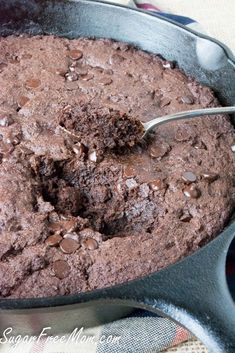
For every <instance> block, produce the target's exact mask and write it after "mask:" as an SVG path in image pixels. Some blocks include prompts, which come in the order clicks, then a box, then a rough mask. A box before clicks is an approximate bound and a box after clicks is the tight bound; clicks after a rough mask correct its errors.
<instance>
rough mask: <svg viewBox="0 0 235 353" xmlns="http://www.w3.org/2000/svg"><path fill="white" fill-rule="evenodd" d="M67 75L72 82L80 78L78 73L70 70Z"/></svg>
mask: <svg viewBox="0 0 235 353" xmlns="http://www.w3.org/2000/svg"><path fill="white" fill-rule="evenodd" d="M65 77H66V79H67V80H68V81H70V82H74V81H77V80H78V75H77V74H76V73H75V72H70V73H68V74H66V75H65Z"/></svg>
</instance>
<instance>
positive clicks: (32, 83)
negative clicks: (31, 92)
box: [26, 78, 41, 88]
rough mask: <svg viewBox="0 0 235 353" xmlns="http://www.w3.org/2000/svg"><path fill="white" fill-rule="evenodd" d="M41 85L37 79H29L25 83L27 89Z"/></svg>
mask: <svg viewBox="0 0 235 353" xmlns="http://www.w3.org/2000/svg"><path fill="white" fill-rule="evenodd" d="M40 84H41V81H40V80H39V79H37V78H30V79H28V80H27V81H26V86H27V87H28V88H37V87H39V86H40Z"/></svg>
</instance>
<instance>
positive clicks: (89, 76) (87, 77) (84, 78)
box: [81, 73, 94, 81]
mask: <svg viewBox="0 0 235 353" xmlns="http://www.w3.org/2000/svg"><path fill="white" fill-rule="evenodd" d="M81 78H82V80H84V81H90V80H92V79H93V78H94V75H92V74H89V73H88V74H87V75H86V76H82V77H81Z"/></svg>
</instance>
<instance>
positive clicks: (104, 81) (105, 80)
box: [99, 77, 113, 86]
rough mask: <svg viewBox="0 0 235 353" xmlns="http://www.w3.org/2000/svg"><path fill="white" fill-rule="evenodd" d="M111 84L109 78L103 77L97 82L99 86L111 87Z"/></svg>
mask: <svg viewBox="0 0 235 353" xmlns="http://www.w3.org/2000/svg"><path fill="white" fill-rule="evenodd" d="M112 82H113V80H112V79H111V78H109V77H104V78H102V79H101V80H100V81H99V84H100V85H101V86H109V85H111V83H112Z"/></svg>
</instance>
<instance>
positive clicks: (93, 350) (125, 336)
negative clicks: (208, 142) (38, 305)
mask: <svg viewBox="0 0 235 353" xmlns="http://www.w3.org/2000/svg"><path fill="white" fill-rule="evenodd" d="M113 2H116V3H120V4H122V5H123V4H124V5H127V6H131V7H137V8H139V9H142V10H145V11H151V12H156V13H158V14H160V15H161V16H163V17H166V18H169V19H171V20H174V21H176V22H179V23H181V24H183V25H185V26H188V27H190V28H193V29H195V30H197V31H200V32H203V29H202V27H201V26H200V24H198V23H197V22H196V21H194V20H193V19H191V18H189V17H185V16H179V15H174V14H171V13H169V12H164V11H163V9H160V8H159V7H158V6H156V1H155V0H149V2H146V1H145V0H136V1H133V0H113ZM227 278H228V284H229V287H230V290H231V293H232V295H233V298H234V301H235V241H234V242H233V245H232V247H231V249H230V252H229V256H228V266H227ZM78 329H81V328H78ZM48 335H49V333H48ZM64 337H65V340H64V342H63V343H61V342H57V343H56V344H55V343H53V342H49V341H48V340H47V338H45V339H42V340H40V341H39V342H34V343H17V344H16V345H14V344H2V346H1V353H16V352H21V351H22V352H24V353H134V352H135V353H156V352H160V351H163V350H165V349H167V348H169V347H172V346H175V345H178V344H180V343H182V342H185V341H187V340H189V339H190V338H192V335H191V334H190V333H189V332H188V331H187V330H185V329H183V328H181V327H180V326H178V325H177V324H175V323H174V322H172V321H170V320H168V319H166V318H161V317H159V316H157V315H155V314H153V313H149V312H146V311H143V310H136V311H135V312H134V313H133V314H132V315H130V316H129V317H127V318H123V319H120V320H117V321H114V322H112V323H108V324H105V325H103V326H99V327H93V328H89V329H86V328H84V330H83V328H82V334H81V336H80V338H79V339H78V340H77V342H72V341H70V334H67V335H66V336H64ZM89 338H93V340H89ZM112 338H113V341H112Z"/></svg>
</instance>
